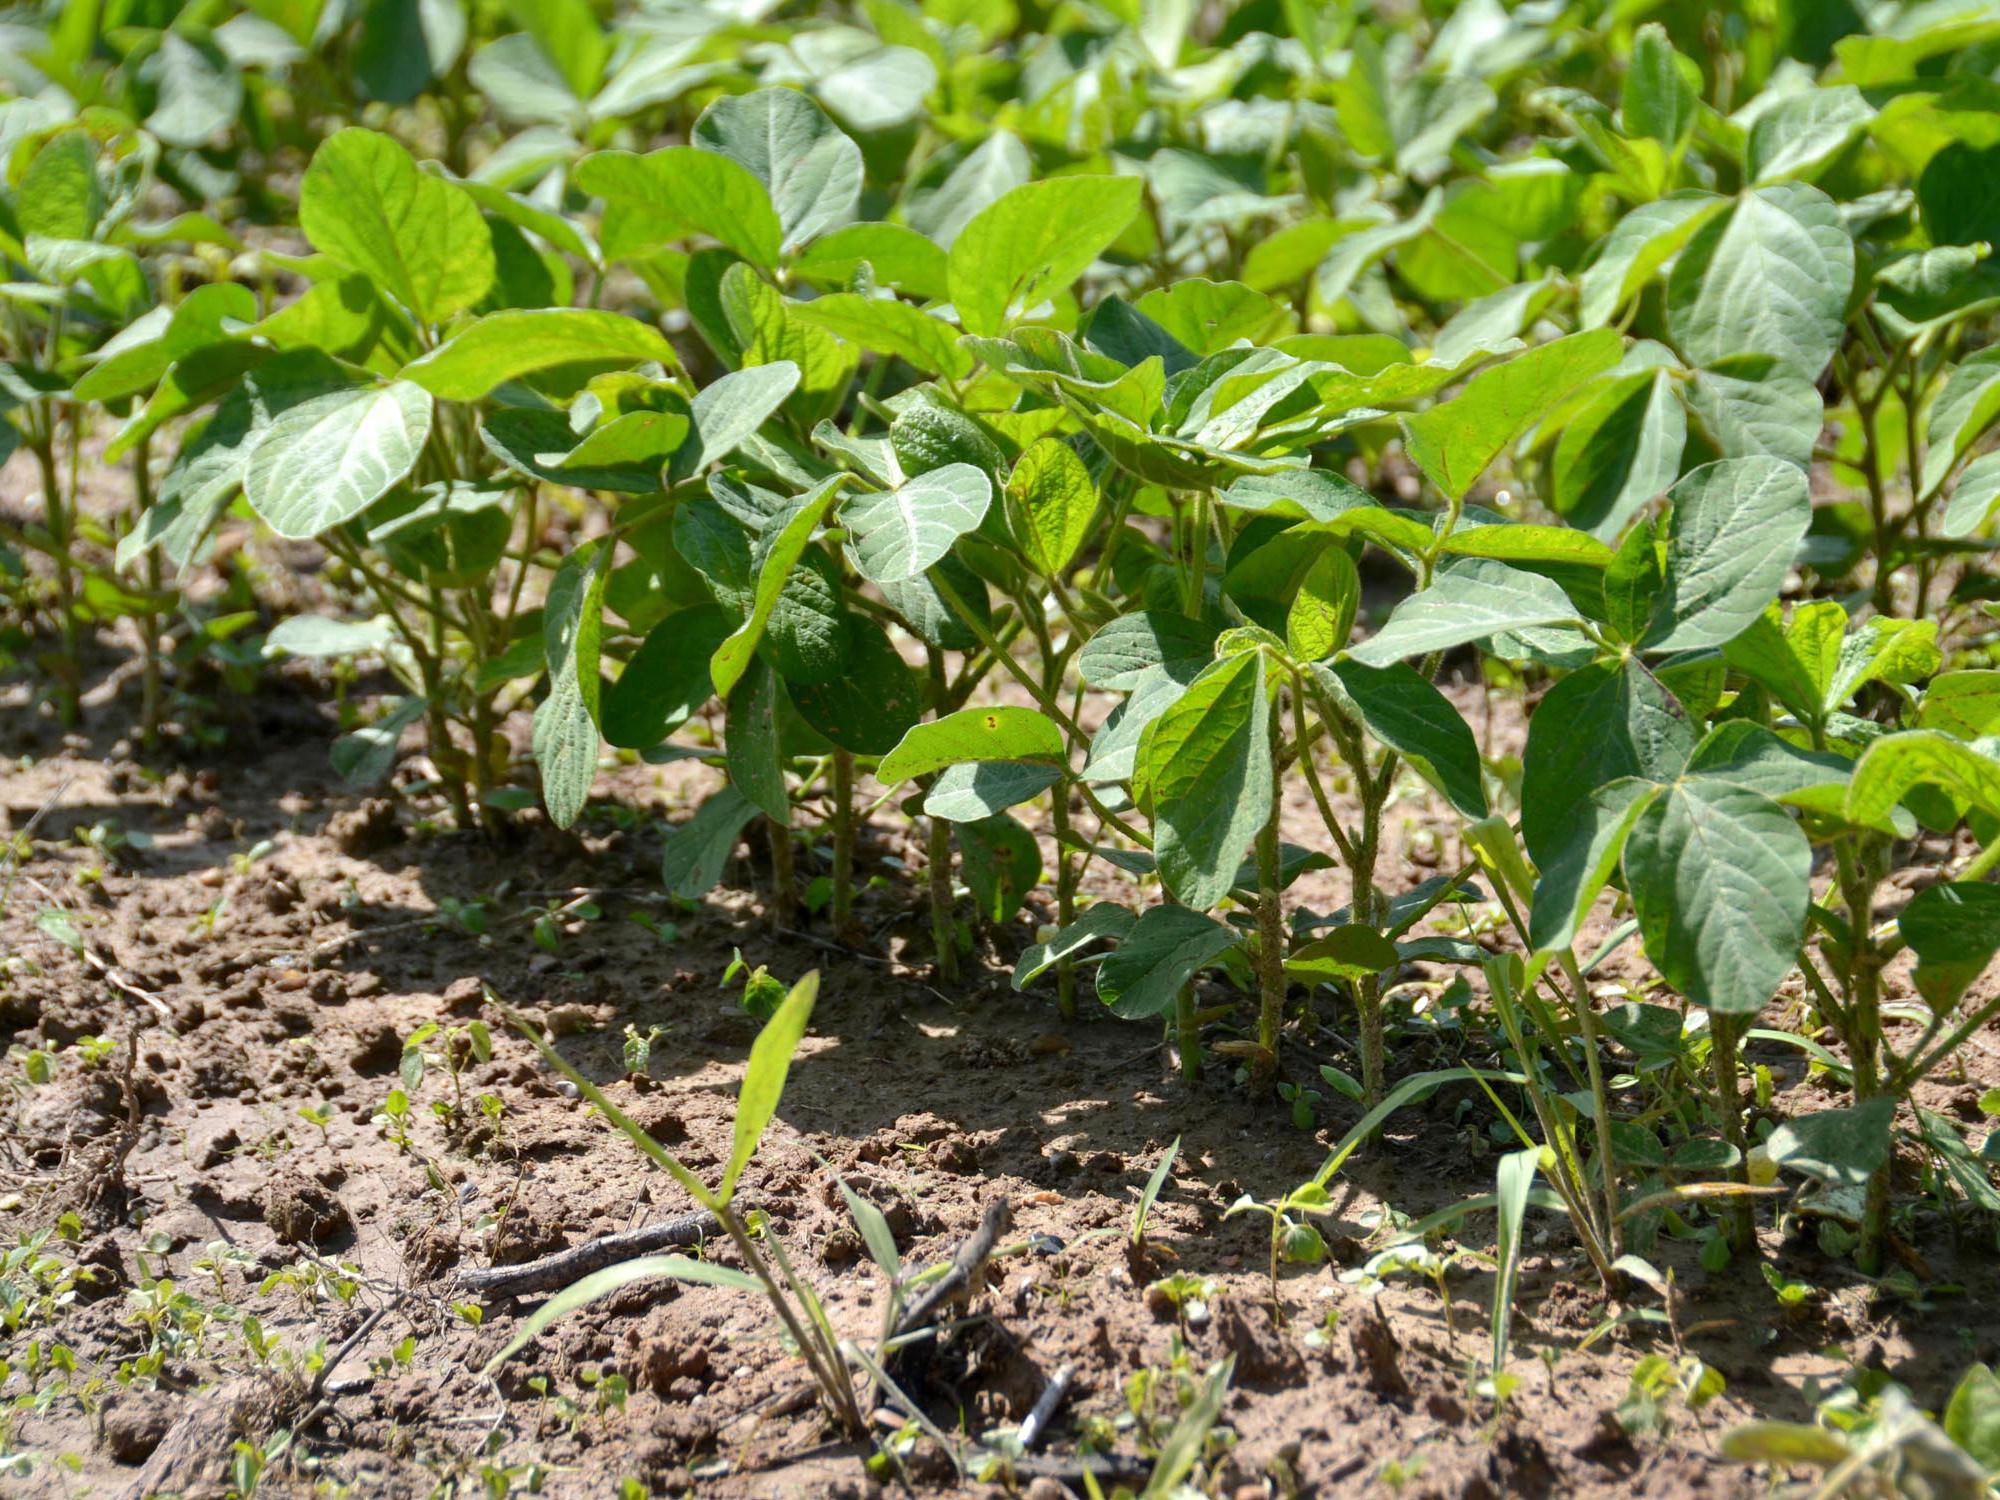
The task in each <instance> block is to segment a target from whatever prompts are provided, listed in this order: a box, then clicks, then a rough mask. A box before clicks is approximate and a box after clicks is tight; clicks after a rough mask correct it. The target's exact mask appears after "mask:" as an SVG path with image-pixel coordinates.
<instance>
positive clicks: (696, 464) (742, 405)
mask: <svg viewBox="0 0 2000 1500" xmlns="http://www.w3.org/2000/svg"><path fill="white" fill-rule="evenodd" d="M798 384H799V367H798V366H797V365H795V364H793V363H792V362H791V361H790V360H779V361H777V362H776V363H774V364H764V365H752V366H751V367H750V368H749V369H747V370H732V371H730V372H729V373H728V374H726V375H718V376H717V377H716V378H715V379H714V380H711V381H710V382H709V383H708V384H707V385H705V386H703V387H702V388H701V389H700V390H699V391H697V392H695V397H694V400H692V401H691V402H689V403H688V416H689V419H690V420H691V422H692V423H693V426H694V431H693V432H691V433H690V434H689V435H688V439H687V441H686V442H685V443H684V444H683V445H682V446H681V448H680V450H679V451H678V452H676V453H675V454H674V457H673V462H672V463H671V464H670V465H669V467H668V478H669V479H672V480H681V479H685V478H687V477H688V476H689V475H692V474H698V473H700V472H701V471H702V470H703V469H704V468H706V467H707V466H708V465H710V464H712V463H717V462H719V461H720V460H722V459H725V458H727V457H729V455H730V454H732V453H734V452H735V451H736V450H737V449H738V448H740V447H742V446H743V444H744V443H746V442H748V441H749V440H750V439H751V438H752V437H753V436H755V435H756V432H757V429H758V428H760V427H762V426H763V425H764V423H765V422H766V421H768V420H769V419H770V417H771V416H772V414H773V413H775V412H776V411H777V410H778V408H779V407H781V406H783V405H784V404H785V398H786V397H787V396H789V395H791V393H792V392H793V391H794V390H796V389H797V388H798Z"/></svg>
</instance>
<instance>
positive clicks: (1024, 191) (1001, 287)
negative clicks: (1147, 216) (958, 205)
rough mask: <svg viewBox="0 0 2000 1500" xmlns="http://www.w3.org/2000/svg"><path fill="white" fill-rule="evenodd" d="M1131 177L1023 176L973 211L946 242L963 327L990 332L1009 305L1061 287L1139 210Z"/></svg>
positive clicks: (1001, 323) (1025, 306)
mask: <svg viewBox="0 0 2000 1500" xmlns="http://www.w3.org/2000/svg"><path fill="white" fill-rule="evenodd" d="M1140 193H1141V183H1140V181H1139V179H1138V178H1136V177H1093V176H1077V177H1052V178H1048V179H1046V180H1044V181H1041V182H1026V183H1023V184H1021V185H1020V186H1019V187H1017V188H1014V189H1012V190H1011V191H1010V192H1008V193H1006V194H1005V195H1004V196H1002V197H1001V198H999V199H998V200H996V201H995V202H993V203H990V204H988V205H987V206H986V207H985V208H983V209H981V210H980V211H979V212H978V213H977V214H975V215H974V216H973V217H972V219H971V221H970V222H969V223H967V224H966V226H965V228H964V229H963V230H962V231H960V233H959V235H958V237H957V239H955V240H954V241H953V242H952V246H951V259H950V263H949V265H950V277H951V298H952V304H953V305H954V306H955V307H956V308H957V309H958V316H959V321H960V322H961V323H962V324H963V325H964V327H965V329H966V331H967V332H968V333H977V334H997V333H999V332H1000V331H1001V330H1002V329H1003V328H1005V327H1006V326H1007V320H1008V314H1009V312H1010V310H1012V309H1014V308H1016V307H1017V306H1018V307H1019V308H1021V309H1022V310H1024V311H1025V310H1030V309H1032V308H1033V307H1034V306H1035V305H1036V304H1037V303H1038V302H1040V301H1041V300H1042V299H1043V298H1044V297H1047V296H1049V295H1050V294H1052V293H1054V292H1058V291H1061V290H1064V289H1065V288H1067V287H1068V286H1069V284H1070V283H1071V282H1072V281H1074V280H1075V279H1076V278H1077V277H1078V276H1080V275H1081V274H1082V273H1083V271H1084V269H1085V268H1086V267H1087V266H1089V264H1090V263H1091V262H1092V261H1093V260H1095V259H1096V258H1097V256H1098V254H1099V253H1100V252H1102V251H1103V250H1104V248H1105V247H1106V246H1107V245H1109V244H1110V243H1111V242H1112V241H1113V240H1115V239H1117V238H1118V236H1119V235H1120V234H1121V233H1122V232H1123V231H1124V228H1125V226H1126V225H1127V224H1129V223H1130V222H1131V221H1132V216H1133V215H1134V214H1135V213H1137V212H1138V211H1139V198H1140Z"/></svg>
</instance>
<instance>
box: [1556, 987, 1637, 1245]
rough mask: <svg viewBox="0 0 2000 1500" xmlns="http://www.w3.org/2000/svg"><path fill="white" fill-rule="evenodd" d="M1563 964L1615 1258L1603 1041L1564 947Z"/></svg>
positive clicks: (1619, 1234) (1613, 1168)
mask: <svg viewBox="0 0 2000 1500" xmlns="http://www.w3.org/2000/svg"><path fill="white" fill-rule="evenodd" d="M1561 962H1562V968H1563V975H1564V977H1565V978H1567V979H1568V980H1569V988H1570V1004H1571V1005H1572V1006H1574V1007H1575V1009H1576V1024H1577V1028H1578V1029H1579V1030H1580V1031H1581V1032H1582V1033H1583V1065H1584V1067H1585V1068H1586V1069H1587V1070H1588V1072H1589V1074H1590V1096H1591V1099H1592V1101H1593V1102H1594V1103H1595V1104H1596V1107H1597V1108H1596V1113H1597V1157H1598V1161H1597V1170H1598V1175H1599V1176H1601V1177H1602V1178H1603V1179H1604V1232H1605V1234H1606V1236H1607V1237H1608V1238H1609V1239H1610V1242H1611V1254H1612V1256H1613V1257H1614V1258H1616V1257H1617V1256H1618V1255H1619V1254H1620V1253H1621V1252H1622V1249H1623V1245H1622V1241H1623V1239H1624V1233H1623V1231H1622V1230H1620V1228H1619V1227H1618V1152H1617V1150H1616V1148H1615V1147H1614V1145H1613V1143H1612V1140H1611V1092H1610V1090H1609V1089H1607V1088H1606V1087H1605V1086H1604V1060H1603V1058H1602V1057H1600V1056H1599V1055H1598V1054H1599V1051H1600V1048H1601V1039H1600V1036H1599V1033H1598V1029H1597V1012H1596V1010H1595V1009H1594V1008H1593V1007H1592V1006H1591V1003H1590V986H1589V985H1587V984H1586V983H1584V978H1583V971H1582V970H1581V969H1579V968H1578V967H1577V962H1576V955H1575V953H1574V952H1572V951H1571V950H1570V949H1567V948H1565V949H1564V950H1563V951H1562V955H1561Z"/></svg>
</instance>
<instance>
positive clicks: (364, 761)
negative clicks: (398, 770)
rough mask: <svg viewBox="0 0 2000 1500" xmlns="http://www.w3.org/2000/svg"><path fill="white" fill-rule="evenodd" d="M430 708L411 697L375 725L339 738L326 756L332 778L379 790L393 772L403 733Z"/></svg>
mask: <svg viewBox="0 0 2000 1500" xmlns="http://www.w3.org/2000/svg"><path fill="white" fill-rule="evenodd" d="M430 706H431V705H430V700H429V699H428V698H421V697H417V696H416V695H414V694H412V695H411V696H409V697H407V698H404V699H403V700H402V701H401V702H399V703H397V704H396V706H395V707H394V708H392V709H390V710H389V712H387V713H386V714H384V715H382V717H381V718H379V719H377V720H376V721H375V722H374V723H372V724H364V725H362V726H361V728H359V729H356V730H353V731H351V732H350V733H347V734H343V735H342V736H340V738H339V739H337V740H335V741H334V742H333V744H332V746H331V747H330V748H329V749H328V752H327V759H328V761H330V762H331V763H332V765H333V769H334V774H336V775H337V776H339V777H340V779H341V780H342V781H344V782H346V783H347V785H348V786H350V787H356V788H363V787H372V786H379V785H380V784H381V782H382V781H383V779H384V778H385V777H387V776H388V774H389V772H390V771H392V770H394V769H395V765H396V747H397V744H398V742H399V741H401V739H402V737H403V731H404V730H406V729H408V728H409V727H410V726H411V725H412V724H415V723H417V722H418V721H419V720H421V719H422V718H423V716H424V715H425V714H426V713H427V712H428V711H429V710H430Z"/></svg>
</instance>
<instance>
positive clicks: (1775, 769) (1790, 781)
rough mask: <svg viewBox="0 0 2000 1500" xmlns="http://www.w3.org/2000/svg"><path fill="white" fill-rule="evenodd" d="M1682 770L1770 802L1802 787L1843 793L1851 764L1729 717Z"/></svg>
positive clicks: (1801, 789) (1744, 720) (1760, 726)
mask: <svg viewBox="0 0 2000 1500" xmlns="http://www.w3.org/2000/svg"><path fill="white" fill-rule="evenodd" d="M1687 772H1688V775H1690V776H1702V777H1705V778H1707V779H1709V780H1713V781H1727V782H1729V783H1730V784H1731V785H1733V786H1744V787H1749V788H1750V789H1751V790H1752V791H1757V792H1762V793H1763V794H1764V795H1765V796H1766V797H1769V798H1770V799H1771V800H1772V801H1774V802H1776V801H1782V800H1784V799H1785V798H1787V797H1790V796H1792V795H1793V794H1795V793H1797V792H1800V791H1803V790H1805V789H1806V788H1808V787H1819V786H1830V787H1838V788H1840V789H1841V791H1842V793H1843V794H1844V793H1845V790H1846V787H1847V783H1848V780H1849V778H1850V777H1851V776H1852V775H1853V773H1854V763H1853V762H1852V761H1850V760H1846V759H1843V758H1842V757H1841V756H1838V755H1834V754H1832V753H1830V752H1822V751H1816V750H1801V749H1800V748H1799V747H1798V746H1796V745H1793V744H1789V743H1787V742H1786V741H1785V740H1782V739H1780V738H1778V736H1777V735H1776V734H1774V733H1773V732H1772V731H1770V730H1768V729H1766V728H1765V727H1764V726H1763V725H1761V724H1754V723H1752V722H1750V721H1749V720H1748V719H1730V720H1727V721H1725V722H1724V723H1721V724H1718V725H1716V726H1715V728H1714V729H1712V730H1710V731H1709V732H1708V734H1707V735H1706V736H1705V737H1704V738H1703V740H1702V742H1701V743H1700V744H1699V745H1697V746H1696V747H1695V751H1694V754H1693V755H1691V756H1690V757H1688V762H1687Z"/></svg>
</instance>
